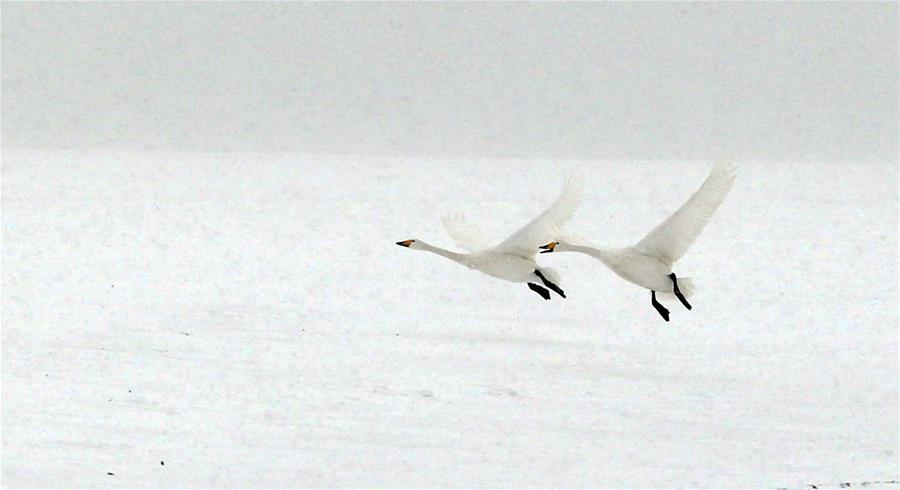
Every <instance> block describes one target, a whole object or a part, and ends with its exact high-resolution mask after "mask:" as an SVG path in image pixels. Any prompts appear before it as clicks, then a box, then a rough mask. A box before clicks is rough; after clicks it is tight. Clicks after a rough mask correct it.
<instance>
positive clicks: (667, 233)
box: [634, 159, 734, 266]
mask: <svg viewBox="0 0 900 490" xmlns="http://www.w3.org/2000/svg"><path fill="white" fill-rule="evenodd" d="M733 184H734V168H733V167H732V166H731V164H730V159H729V160H723V161H720V162H719V163H718V164H716V166H715V168H713V170H712V172H710V174H709V177H707V178H706V181H704V182H703V185H702V186H700V189H698V190H697V192H695V193H694V195H693V196H691V198H690V199H688V201H687V202H685V203H684V204H683V205H682V206H681V207H680V208H678V210H677V211H675V213H673V214H672V215H671V216H669V217H668V219H666V220H665V221H663V222H662V223H660V224H659V225H658V226H657V227H656V228H654V229H653V231H651V232H650V233H648V234H647V236H645V237H644V238H643V239H642V240H641V241H640V242H638V243H637V244H636V245H635V246H634V248H635V249H636V250H638V251H640V252H641V253H644V254H646V255H650V256H653V257H656V258H659V259H660V260H662V261H663V262H665V263H666V264H668V265H670V266H671V265H672V264H674V263H675V262H676V261H678V259H680V258H681V257H682V256H683V255H684V254H685V252H687V250H688V248H690V246H691V245H692V244H693V243H694V240H696V239H697V236H699V235H700V232H701V231H703V228H704V227H705V226H706V223H707V222H709V218H710V217H712V215H713V213H714V212H715V211H716V209H718V207H719V205H720V204H722V201H723V200H724V199H725V196H726V195H728V191H730V190H731V186H732V185H733Z"/></svg>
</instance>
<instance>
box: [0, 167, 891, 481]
mask: <svg viewBox="0 0 900 490" xmlns="http://www.w3.org/2000/svg"><path fill="white" fill-rule="evenodd" d="M738 163H739V164H740V167H741V168H740V170H739V176H738V181H737V183H736V186H735V188H734V190H733V191H732V194H731V195H730V196H729V198H728V199H727V200H726V201H725V204H724V205H723V207H722V208H721V209H720V210H719V212H718V214H717V215H716V216H715V217H714V219H713V221H712V222H711V224H710V226H709V227H708V228H707V229H706V231H705V232H704V234H703V235H702V236H701V237H700V240H699V241H698V242H697V244H696V245H695V246H694V248H693V249H692V250H691V251H690V252H689V253H688V255H687V256H686V257H685V258H684V259H683V260H682V262H680V263H679V264H678V267H677V269H676V272H678V273H679V274H681V275H685V276H693V277H695V278H696V279H697V283H698V293H697V295H696V296H695V297H694V299H693V301H692V302H693V303H694V306H695V307H694V310H693V311H692V312H687V311H685V310H684V309H682V308H681V307H679V306H678V305H677V304H671V303H670V304H669V307H670V309H671V310H672V322H671V323H665V322H663V321H662V320H661V319H660V318H659V317H658V316H657V314H656V312H655V311H654V310H653V308H652V307H651V306H650V303H649V297H648V294H646V293H645V292H644V291H642V290H640V289H638V288H637V287H635V286H632V285H629V284H627V283H625V282H623V281H621V280H620V279H618V278H617V277H616V276H614V275H613V274H612V273H610V272H609V271H607V270H605V269H604V268H603V267H602V265H601V264H599V263H598V262H595V261H593V260H592V259H590V258H588V257H581V256H577V255H573V254H559V255H551V256H541V257H540V260H541V261H542V262H543V263H545V264H547V265H550V266H552V267H554V268H557V269H559V270H560V271H561V272H562V273H563V274H564V279H565V280H564V284H563V287H564V289H565V290H566V292H567V293H568V295H569V299H567V300H558V299H554V300H553V301H549V302H545V301H542V300H541V299H540V298H539V297H538V296H537V295H535V294H534V293H532V292H531V291H529V290H527V289H526V288H525V286H523V285H517V284H512V283H505V282H502V281H498V280H494V279H491V278H488V277H486V276H482V275H480V274H478V273H475V272H472V271H469V270H466V269H464V268H462V267H459V266H457V265H456V264H453V263H451V262H448V261H446V260H444V259H442V258H440V257H437V256H434V255H429V254H424V253H420V252H415V251H411V250H407V249H403V248H401V247H397V246H396V245H394V242H396V241H398V240H402V239H407V238H421V239H426V240H428V241H429V242H431V243H434V244H436V245H444V246H451V241H450V240H449V238H448V237H447V235H446V234H445V233H444V231H443V230H442V229H441V226H440V216H441V215H442V214H443V213H445V212H449V211H455V210H461V211H463V212H465V213H466V214H467V215H469V217H470V218H472V220H473V221H478V222H480V223H483V224H484V225H485V227H487V228H489V229H493V230H496V232H497V237H498V238H499V237H502V236H503V235H504V234H506V233H507V232H509V231H512V230H513V229H515V228H516V227H517V226H518V225H520V224H522V223H524V222H525V221H527V220H528V219H530V218H531V217H532V216H533V215H534V214H535V213H537V212H538V211H540V210H541V209H542V208H543V207H544V206H545V205H546V204H547V203H548V202H550V201H551V200H552V199H553V198H554V197H555V195H556V193H557V192H558V190H559V187H560V185H561V182H562V177H561V174H562V173H564V172H569V171H573V170H574V171H578V172H580V173H581V174H583V175H584V176H585V179H586V186H585V189H586V199H585V202H584V204H583V207H582V208H581V210H580V211H579V213H578V214H577V215H576V217H575V219H574V220H573V223H572V224H573V227H574V228H576V229H579V230H580V233H581V234H583V235H584V236H587V237H591V238H593V239H595V240H596V241H598V242H601V243H608V244H612V245H616V244H626V243H628V242H630V241H633V240H636V239H638V238H639V237H641V236H642V234H643V233H644V232H646V231H647V230H649V229H650V228H652V226H654V225H655V224H656V223H657V222H658V221H659V220H661V219H662V218H664V217H665V216H667V215H668V214H669V212H671V211H672V210H674V209H675V208H676V207H677V206H678V205H680V204H681V202H682V201H683V200H684V199H685V198H686V197H687V196H688V195H690V193H692V192H693V191H694V189H695V188H696V187H697V186H698V185H699V184H700V183H701V182H702V180H703V178H705V176H706V173H707V171H708V169H709V167H710V163H709V162H697V163H691V164H665V163H643V164H621V163H614V162H610V163H596V162H595V163H588V162H563V163H548V162H514V161H491V162H488V161H468V162H459V161H457V162H435V161H426V162H422V161H412V160H407V161H401V160H388V159H384V160H372V159H368V160H362V159H354V158H351V157H347V158H334V157H323V158H318V157H310V156H306V157H293V156H283V157H272V156H267V157H263V156H254V155H218V156H216V155H186V154H165V155H155V156H151V155H144V156H140V155H126V154H115V153H99V154H91V155H66V154H55V153H13V152H8V151H5V152H4V154H3V174H2V177H3V179H2V213H3V215H2V218H3V219H2V240H3V244H2V248H3V257H2V258H3V262H2V278H3V291H2V305H3V311H2V313H3V316H2V320H3V337H2V341H3V360H2V369H3V370H2V388H3V402H2V409H3V411H2V442H3V458H2V470H3V471H2V477H3V486H4V487H35V486H57V487H59V486H65V487H69V486H74V487H112V486H124V487H163V486H165V487H173V486H174V487H235V486H242V487H299V486H364V487H382V486H419V487H421V486H427V487H445V486H465V487H493V486H504V487H584V486H590V487H770V488H776V487H805V486H806V485H808V484H819V485H822V484H830V485H833V486H837V485H838V483H839V482H864V481H885V480H898V479H900V468H898V457H900V456H898V372H897V367H898V364H897V363H898V327H897V325H898V290H897V288H898V283H897V278H898V271H897V246H898V236H897V235H898V229H897V204H898V198H897V187H896V183H897V171H896V167H895V166H892V165H888V164H868V165H867V164H862V165H850V164H846V165H845V164H827V165H825V164H794V165H783V164H771V163H767V164H759V163H755V162H741V161H740V158H738ZM163 462H164V465H163V464H162V463H163ZM109 473H112V475H110V474H109Z"/></svg>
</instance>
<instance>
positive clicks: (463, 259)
mask: <svg viewBox="0 0 900 490" xmlns="http://www.w3.org/2000/svg"><path fill="white" fill-rule="evenodd" d="M417 248H418V249H419V250H424V251H426V252H431V253H435V254H438V255H440V256H442V257H447V258H448V259H450V260H452V261H454V262H456V263H459V264H462V265H465V266H468V265H469V255H468V254H461V253H456V252H451V251H449V250H445V249H443V248H441V247H435V246H434V245H429V244H427V243H425V242H423V241H419V246H418V247H417Z"/></svg>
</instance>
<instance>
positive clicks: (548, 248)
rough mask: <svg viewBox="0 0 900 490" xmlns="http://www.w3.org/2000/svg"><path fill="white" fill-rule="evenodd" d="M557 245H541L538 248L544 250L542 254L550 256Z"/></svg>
mask: <svg viewBox="0 0 900 490" xmlns="http://www.w3.org/2000/svg"><path fill="white" fill-rule="evenodd" d="M556 245H557V242H550V243H548V244H546V245H541V246H540V247H538V248H539V249H541V250H542V252H541V253H542V254H548V253H550V252H552V251H553V249H554V248H556Z"/></svg>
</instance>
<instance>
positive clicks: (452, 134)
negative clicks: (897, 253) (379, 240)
mask: <svg viewBox="0 0 900 490" xmlns="http://www.w3.org/2000/svg"><path fill="white" fill-rule="evenodd" d="M897 43H898V4H897V3H896V2H886V3H812V2H810V3H775V2H771V3H768V2H767V3H716V4H704V3H664V4H658V3H566V4H561V3H549V2H548V3H503V4H489V3H395V4H382V3H278V4H259V3H168V2H158V3H87V2H84V3H4V4H3V11H2V84H3V85H2V88H3V94H2V95H3V97H2V136H3V147H4V148H14V147H15V148H64V149H98V148H128V149H140V150H150V149H159V150H212V151H221V150H234V151H254V152H256V151H262V152H267V151H276V152H282V151H288V152H329V153H357V154H371V155H409V156H449V157H526V158H529V157H531V158H535V157H536V158H590V159H643V158H652V159H670V158H692V159H702V158H710V157H711V156H714V155H715V154H718V153H720V152H722V151H723V150H725V149H731V150H733V151H734V152H735V153H736V154H738V155H739V156H740V158H741V159H761V160H792V159H799V160H835V161H837V160H846V161H889V162H895V163H896V162H897V159H898V141H897V138H898V136H897V135H898V133H900V128H898V99H897V95H898V54H897Z"/></svg>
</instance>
